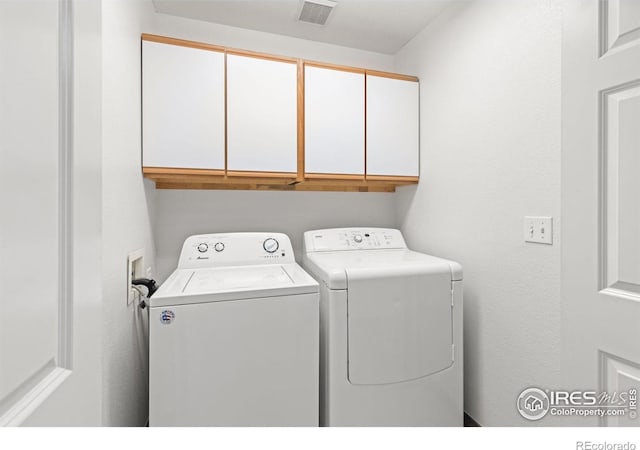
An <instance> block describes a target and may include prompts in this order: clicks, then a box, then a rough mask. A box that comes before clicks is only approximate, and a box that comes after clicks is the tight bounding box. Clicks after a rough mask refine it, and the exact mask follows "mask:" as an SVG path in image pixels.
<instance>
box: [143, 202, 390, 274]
mask: <svg viewBox="0 0 640 450" xmlns="http://www.w3.org/2000/svg"><path fill="white" fill-rule="evenodd" d="M156 198H157V215H156V217H155V220H156V221H155V224H156V225H155V239H156V247H157V252H158V256H157V263H158V277H159V278H160V279H162V280H164V279H165V278H166V277H167V276H169V275H170V274H171V272H172V271H173V270H174V269H175V267H176V264H177V263H178V256H179V255H180V249H181V248H182V243H183V242H184V240H185V238H186V237H187V236H190V235H192V234H199V233H218V232H228V231H274V232H281V233H285V234H287V235H288V236H289V237H290V238H291V241H292V243H293V250H294V253H295V255H296V259H297V260H298V261H300V260H301V259H302V234H303V233H304V232H305V231H307V230H312V229H318V228H330V227H348V226H379V227H393V226H395V219H394V217H395V207H394V201H393V200H394V194H389V193H387V194H384V193H353V192H271V191H195V190H194V191H180V190H166V191H158V192H157V197H156Z"/></svg>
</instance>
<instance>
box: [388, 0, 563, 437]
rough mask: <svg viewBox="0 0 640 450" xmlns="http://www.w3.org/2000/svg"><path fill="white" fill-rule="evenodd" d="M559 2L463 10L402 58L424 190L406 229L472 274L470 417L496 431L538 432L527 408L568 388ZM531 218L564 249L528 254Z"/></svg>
mask: <svg viewBox="0 0 640 450" xmlns="http://www.w3.org/2000/svg"><path fill="white" fill-rule="evenodd" d="M557 3H559V2H556V1H555V0H535V1H534V0H526V1H524V0H518V1H514V0H483V1H474V2H470V3H465V4H461V5H457V6H456V7H454V8H452V9H450V10H449V11H447V12H445V13H444V14H443V15H441V16H440V17H439V18H438V19H437V20H436V21H434V22H433V23H432V24H431V25H430V26H429V27H428V28H427V29H426V30H424V31H423V32H422V33H421V34H419V35H418V36H417V37H416V38H414V39H413V40H412V41H411V42H410V43H409V44H408V45H407V46H406V47H405V48H404V49H402V50H401V51H400V52H399V54H398V55H397V64H398V66H397V67H396V68H397V69H398V70H400V71H406V72H415V73H416V74H417V75H418V76H419V77H420V89H421V174H420V175H421V181H420V184H419V185H418V186H417V187H406V188H402V189H401V190H400V192H399V193H398V194H397V195H398V218H399V222H400V223H401V227H402V229H403V231H404V233H405V236H406V237H407V240H408V243H409V244H410V245H411V246H413V247H415V248H416V249H418V250H422V251H426V252H429V253H433V254H436V255H440V256H443V257H446V258H450V259H453V260H457V261H459V262H461V263H462V265H463V267H464V271H465V306H464V307H465V311H464V314H465V328H464V334H465V342H464V344H465V350H464V351H465V409H466V411H467V412H468V413H469V414H470V415H471V416H472V417H473V418H474V419H476V420H477V421H478V422H479V423H480V424H481V425H484V426H499V425H502V426H509V425H521V426H522V425H533V424H534V423H531V422H526V421H525V420H524V419H522V418H521V417H520V416H519V415H518V413H517V412H516V408H515V402H516V399H517V396H518V395H519V393H520V392H521V391H522V390H523V389H524V388H526V387H529V386H540V387H545V388H546V387H553V386H555V385H556V383H557V381H558V379H559V368H560V364H559V351H560V349H559V340H560V277H559V276H560V239H559V223H558V219H559V217H560V50H561V13H560V11H559V9H558V6H557V5H556V4H557ZM525 215H550V216H553V217H554V220H555V223H554V225H555V229H554V245H553V246H544V245H539V244H538V245H536V244H525V243H524V242H523V231H522V229H523V216H525ZM551 424H553V422H552V420H551V419H550V418H545V419H544V420H542V421H540V423H536V425H551Z"/></svg>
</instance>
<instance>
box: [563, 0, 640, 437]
mask: <svg viewBox="0 0 640 450" xmlns="http://www.w3.org/2000/svg"><path fill="white" fill-rule="evenodd" d="M563 17H564V30H563V31H564V32H563V53H562V54H563V67H562V72H563V73H562V78H563V80H562V103H563V104H562V110H563V121H562V124H563V130H562V131H563V133H562V135H563V142H562V194H563V198H562V227H563V230H562V239H563V244H562V294H563V295H562V298H563V303H564V304H563V309H564V314H563V317H564V329H563V344H564V346H563V356H564V357H563V361H564V362H565V366H564V368H563V373H564V375H565V377H566V378H565V380H564V386H566V387H567V388H569V389H580V390H595V391H597V392H607V393H610V394H612V393H614V392H615V393H618V395H620V394H621V393H624V394H622V395H623V396H625V397H626V396H628V395H629V393H630V392H631V391H632V390H635V395H636V397H637V394H638V389H640V258H639V257H638V252H640V201H639V199H640V183H639V182H638V180H640V126H639V125H640V8H639V7H638V2H637V0H600V1H599V2H598V1H595V0H592V1H584V0H567V1H566V2H565V10H564V11H563ZM619 398H622V397H619ZM621 406H622V409H623V412H624V414H623V415H621V416H605V417H602V418H600V419H597V418H581V417H573V418H572V419H573V422H572V424H574V425H597V424H599V425H605V426H640V418H638V412H639V411H638V405H637V404H636V405H635V406H634V405H632V404H631V403H630V402H629V401H628V398H627V400H626V401H623V403H622V405H621ZM634 408H635V409H634Z"/></svg>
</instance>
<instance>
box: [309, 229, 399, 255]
mask: <svg viewBox="0 0 640 450" xmlns="http://www.w3.org/2000/svg"><path fill="white" fill-rule="evenodd" d="M304 243H305V250H306V251H307V252H313V251H315V252H336V251H341V250H383V249H401V248H407V245H406V244H405V242H404V238H403V237H402V233H400V231H399V230H394V229H389V228H333V229H328V230H314V231H307V232H306V233H305V234H304Z"/></svg>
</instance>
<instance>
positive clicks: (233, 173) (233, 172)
mask: <svg viewBox="0 0 640 450" xmlns="http://www.w3.org/2000/svg"><path fill="white" fill-rule="evenodd" d="M296 176H297V173H296V172H256V171H248V170H247V171H245V170H227V177H264V178H295V177H296Z"/></svg>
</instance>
